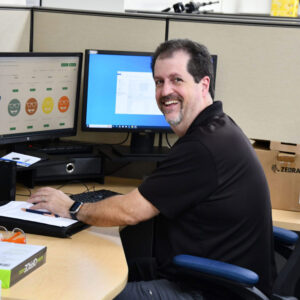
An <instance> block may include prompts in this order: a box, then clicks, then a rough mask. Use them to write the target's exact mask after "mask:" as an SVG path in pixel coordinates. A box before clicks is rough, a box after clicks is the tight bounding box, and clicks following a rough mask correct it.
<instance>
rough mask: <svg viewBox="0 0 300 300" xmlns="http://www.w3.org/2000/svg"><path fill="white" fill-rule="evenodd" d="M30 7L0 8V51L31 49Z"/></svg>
mask: <svg viewBox="0 0 300 300" xmlns="http://www.w3.org/2000/svg"><path fill="white" fill-rule="evenodd" d="M30 20H31V10H30V9H14V8H2V9H0V37H1V38H0V51H1V52H10V51H16V52H22V51H24V52H26V51H29V49H30V28H31V27H30Z"/></svg>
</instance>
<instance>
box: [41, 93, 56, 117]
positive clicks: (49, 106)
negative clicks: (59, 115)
mask: <svg viewBox="0 0 300 300" xmlns="http://www.w3.org/2000/svg"><path fill="white" fill-rule="evenodd" d="M53 107H54V101H53V99H52V98H51V97H46V98H45V99H44V101H43V104H42V110H43V112H44V113H45V114H50V113H51V112H52V110H53Z"/></svg>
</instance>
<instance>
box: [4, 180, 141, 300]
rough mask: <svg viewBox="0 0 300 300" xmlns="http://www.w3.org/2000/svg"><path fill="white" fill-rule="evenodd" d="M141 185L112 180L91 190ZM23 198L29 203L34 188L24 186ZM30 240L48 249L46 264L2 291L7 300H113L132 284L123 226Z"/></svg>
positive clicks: (71, 188) (76, 187)
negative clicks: (121, 227) (125, 253)
mask: <svg viewBox="0 0 300 300" xmlns="http://www.w3.org/2000/svg"><path fill="white" fill-rule="evenodd" d="M139 182H140V181H139V180H133V179H114V178H108V179H107V181H106V184H104V185H102V184H99V183H89V184H88V185H87V186H88V187H89V188H90V189H92V188H93V187H95V188H97V189H100V188H106V189H111V190H115V191H117V192H121V193H126V192H129V191H130V190H132V189H133V188H134V187H136V186H137V185H138V184H139ZM52 186H53V187H58V185H56V186H54V185H52ZM37 188H38V187H36V188H35V189H37ZM61 189H62V190H63V191H64V192H66V193H80V192H83V191H85V190H86V187H85V186H84V185H83V184H79V183H77V184H68V185H66V186H64V187H62V188H61ZM17 194H18V195H17V197H16V198H17V199H18V200H26V199H27V198H28V196H22V195H28V194H29V190H28V189H26V188H25V187H22V186H18V187H17ZM20 194H22V195H20ZM27 242H28V243H29V244H35V245H45V246H47V258H46V263H45V264H44V265H42V266H41V267H39V268H38V269H36V270H35V271H33V272H32V273H31V274H29V275H28V276H26V277H25V278H23V279H22V280H20V281H19V282H17V283H16V284H15V285H13V286H12V287H11V288H9V289H2V300H21V299H28V300H29V299H30V300H50V299H64V300H69V299H70V300H77V299H78V300H79V299H80V300H83V299H89V300H93V299H97V300H100V299H112V298H113V297H114V296H116V295H117V294H118V293H119V292H121V291H122V289H123V288H124V286H125V285H126V282H127V273H128V269H127V264H126V259H125V255H124V252H123V248H122V245H121V241H120V237H119V228H118V227H112V228H97V227H90V228H88V229H86V230H84V231H81V232H79V233H76V234H74V235H73V236H71V238H66V239H61V238H54V237H46V236H39V235H33V234H28V235H27Z"/></svg>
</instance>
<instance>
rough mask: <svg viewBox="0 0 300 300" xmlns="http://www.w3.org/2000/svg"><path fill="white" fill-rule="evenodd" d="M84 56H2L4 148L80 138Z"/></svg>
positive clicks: (0, 109)
mask: <svg viewBox="0 0 300 300" xmlns="http://www.w3.org/2000/svg"><path fill="white" fill-rule="evenodd" d="M81 64H82V53H32V52H29V53H0V144H12V143H16V142H29V141H36V140H46V139H53V138H56V137H62V136H72V135H76V127H77V113H78V105H79V104H78V101H79V89H80V78H81Z"/></svg>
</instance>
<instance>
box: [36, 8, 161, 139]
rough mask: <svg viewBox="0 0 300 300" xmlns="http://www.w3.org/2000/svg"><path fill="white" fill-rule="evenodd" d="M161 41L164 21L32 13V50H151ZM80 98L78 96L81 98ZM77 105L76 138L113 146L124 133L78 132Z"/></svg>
mask: <svg viewBox="0 0 300 300" xmlns="http://www.w3.org/2000/svg"><path fill="white" fill-rule="evenodd" d="M164 39H165V20H164V19H162V18H151V17H148V18H147V17H138V16H135V17H134V16H130V15H125V14H105V13H99V14H93V13H89V12H76V11H57V10H56V11H55V10H54V11H51V10H34V34H33V50H34V51H35V52H37V51H80V52H84V51H85V49H101V50H123V51H126V50H128V51H148V52H151V51H154V50H155V48H156V46H157V45H158V44H159V43H161V42H163V41H164ZM81 98H82V97H81ZM80 120H81V104H80V112H79V126H78V135H77V139H80V140H85V141H93V142H95V141H99V142H105V143H116V142H118V141H122V140H123V139H124V137H125V136H126V133H107V134H104V133H87V132H85V133H82V132H81V129H80Z"/></svg>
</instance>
